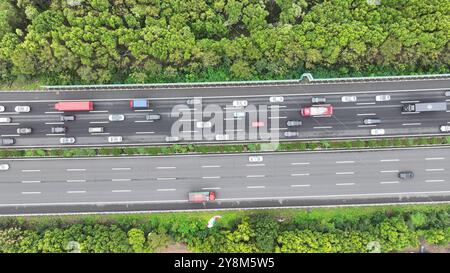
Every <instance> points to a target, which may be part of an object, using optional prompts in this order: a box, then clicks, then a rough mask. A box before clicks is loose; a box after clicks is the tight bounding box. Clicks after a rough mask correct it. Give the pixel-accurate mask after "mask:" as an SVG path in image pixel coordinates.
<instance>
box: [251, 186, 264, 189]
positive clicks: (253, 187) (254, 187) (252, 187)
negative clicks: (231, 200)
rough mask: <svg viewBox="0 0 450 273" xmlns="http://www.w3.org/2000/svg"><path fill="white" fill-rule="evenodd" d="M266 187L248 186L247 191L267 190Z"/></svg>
mask: <svg viewBox="0 0 450 273" xmlns="http://www.w3.org/2000/svg"><path fill="white" fill-rule="evenodd" d="M265 188H266V186H247V189H265Z"/></svg>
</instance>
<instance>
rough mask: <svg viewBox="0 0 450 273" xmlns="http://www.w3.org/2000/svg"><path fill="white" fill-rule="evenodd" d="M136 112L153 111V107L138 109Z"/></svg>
mask: <svg viewBox="0 0 450 273" xmlns="http://www.w3.org/2000/svg"><path fill="white" fill-rule="evenodd" d="M134 112H153V109H136V110H134Z"/></svg>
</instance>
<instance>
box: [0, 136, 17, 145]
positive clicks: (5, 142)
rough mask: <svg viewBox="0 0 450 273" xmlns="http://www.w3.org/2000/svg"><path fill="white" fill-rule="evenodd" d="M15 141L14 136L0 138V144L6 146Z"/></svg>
mask: <svg viewBox="0 0 450 273" xmlns="http://www.w3.org/2000/svg"><path fill="white" fill-rule="evenodd" d="M14 143H16V140H15V139H14V138H0V145H4V146H8V145H13V144H14Z"/></svg>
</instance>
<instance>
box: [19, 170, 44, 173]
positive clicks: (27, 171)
mask: <svg viewBox="0 0 450 273" xmlns="http://www.w3.org/2000/svg"><path fill="white" fill-rule="evenodd" d="M40 171H41V170H22V172H23V173H33V172H40Z"/></svg>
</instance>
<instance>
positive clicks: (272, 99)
mask: <svg viewBox="0 0 450 273" xmlns="http://www.w3.org/2000/svg"><path fill="white" fill-rule="evenodd" d="M269 101H270V102H283V101H284V97H281V96H277V97H270V98H269Z"/></svg>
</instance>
